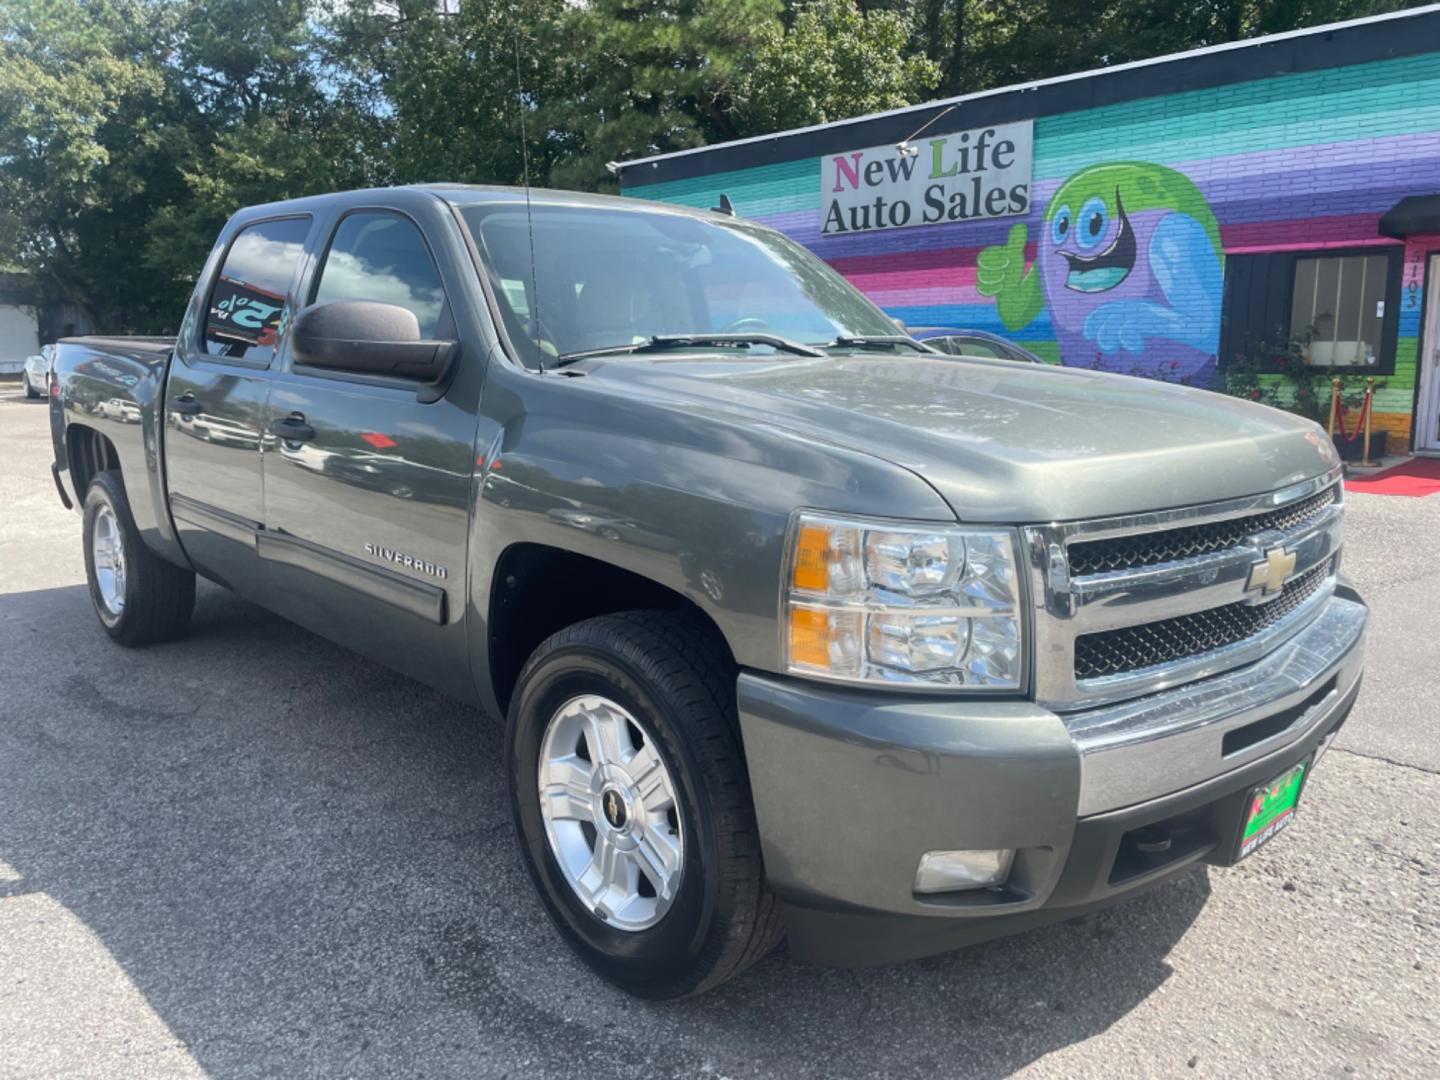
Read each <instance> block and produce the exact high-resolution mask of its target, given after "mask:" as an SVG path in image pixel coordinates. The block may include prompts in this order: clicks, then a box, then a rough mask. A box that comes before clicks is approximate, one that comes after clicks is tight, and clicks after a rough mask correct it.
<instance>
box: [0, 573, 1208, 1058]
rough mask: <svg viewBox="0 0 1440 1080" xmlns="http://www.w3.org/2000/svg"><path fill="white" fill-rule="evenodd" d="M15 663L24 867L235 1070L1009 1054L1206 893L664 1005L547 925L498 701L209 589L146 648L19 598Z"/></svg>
mask: <svg viewBox="0 0 1440 1080" xmlns="http://www.w3.org/2000/svg"><path fill="white" fill-rule="evenodd" d="M0 657H4V660H5V675H4V677H3V679H4V691H3V694H0V861H3V862H4V863H8V864H9V865H10V866H11V867H13V868H14V869H15V871H17V872H18V874H19V875H20V878H21V881H20V882H18V883H14V882H12V883H9V884H7V885H4V886H3V887H4V888H7V889H9V890H11V891H27V892H43V893H45V894H47V895H48V896H49V897H51V898H53V900H55V901H56V902H58V903H59V904H60V905H62V906H63V907H64V908H66V909H67V910H68V911H69V912H71V913H72V914H73V915H74V916H75V917H76V918H78V919H79V920H81V921H82V922H83V923H84V924H85V926H87V927H88V928H89V929H90V930H91V931H93V933H94V934H95V935H96V936H97V937H98V938H99V940H100V942H101V943H103V945H104V947H105V948H106V949H107V950H108V951H109V953H110V954H111V956H112V957H113V958H114V960H115V961H116V963H118V964H119V965H120V967H121V968H123V970H124V972H125V973H126V975H128V977H129V978H130V979H131V980H132V981H133V982H134V984H135V985H136V987H138V989H139V990H140V991H141V992H142V993H143V995H144V997H145V998H146V999H147V1000H148V1002H149V1003H150V1005H151V1007H152V1008H153V1009H154V1011H155V1012H156V1013H157V1014H158V1015H159V1017H160V1018H162V1019H163V1020H164V1022H165V1023H166V1024H167V1025H168V1026H169V1028H170V1030H171V1031H172V1032H173V1033H174V1034H175V1035H176V1037H177V1038H178V1039H180V1040H181V1041H183V1042H184V1043H185V1045H186V1047H187V1049H188V1051H189V1053H190V1054H191V1055H192V1056H193V1058H194V1059H195V1061H196V1062H197V1063H198V1064H199V1065H200V1066H201V1068H203V1069H204V1070H206V1071H207V1072H208V1073H209V1074H211V1075H213V1076H216V1077H221V1078H228V1077H240V1076H259V1075H290V1076H293V1075H299V1074H301V1073H307V1074H308V1073H313V1074H318V1075H327V1076H328V1075H342V1074H343V1075H396V1074H405V1075H417V1074H422V1073H424V1074H428V1075H451V1074H453V1075H477V1074H484V1075H489V1074H496V1075H498V1074H502V1073H507V1072H508V1073H511V1074H522V1075H542V1074H544V1075H550V1074H553V1075H561V1074H565V1075H574V1074H584V1075H586V1076H588V1077H604V1076H611V1075H615V1076H628V1075H637V1074H638V1075H673V1074H686V1075H694V1074H696V1073H700V1072H706V1071H713V1072H716V1073H720V1074H725V1075H732V1076H735V1075H751V1074H756V1075H763V1074H782V1075H786V1076H799V1075H816V1076H841V1075H861V1074H877V1073H881V1074H885V1075H901V1074H905V1073H913V1074H917V1075H920V1074H933V1073H937V1072H938V1073H950V1074H956V1073H963V1074H966V1075H1003V1074H1006V1073H1009V1072H1011V1071H1013V1070H1015V1069H1017V1068H1020V1067H1022V1066H1024V1065H1025V1064H1027V1063H1029V1062H1032V1061H1034V1060H1036V1059H1037V1058H1039V1057H1041V1056H1043V1055H1045V1054H1046V1053H1049V1052H1050V1051H1052V1050H1055V1049H1058V1048H1060V1047H1062V1046H1065V1045H1068V1044H1070V1043H1073V1042H1076V1041H1079V1040H1083V1039H1085V1038H1087V1037H1089V1036H1091V1035H1094V1034H1096V1033H1098V1032H1100V1031H1103V1030H1105V1029H1106V1028H1107V1027H1109V1026H1110V1025H1111V1024H1112V1023H1114V1022H1115V1021H1116V1020H1117V1019H1118V1018H1120V1017H1121V1016H1123V1015H1124V1014H1125V1013H1127V1012H1128V1011H1130V1010H1131V1009H1133V1008H1134V1007H1135V1006H1136V1005H1137V1004H1139V1003H1140V1002H1142V1001H1143V1000H1145V998H1146V997H1147V996H1148V995H1149V994H1151V993H1152V992H1153V991H1154V990H1155V989H1156V988H1157V987H1158V986H1159V985H1160V984H1161V983H1163V982H1164V981H1165V979H1166V978H1167V976H1168V974H1169V967H1168V965H1167V963H1166V956H1167V954H1168V953H1169V951H1170V950H1171V948H1172V947H1173V946H1174V944H1175V943H1176V941H1177V940H1178V939H1179V938H1180V937H1181V936H1182V935H1183V934H1184V933H1185V931H1186V930H1187V928H1188V927H1189V926H1190V925H1191V923H1192V922H1193V920H1194V919H1195V917H1196V916H1197V914H1198V913H1199V911H1200V909H1201V907H1202V906H1203V904H1204V902H1205V900H1206V897H1207V896H1208V894H1209V884H1208V880H1207V878H1206V876H1205V874H1204V873H1203V872H1199V873H1196V874H1192V875H1190V876H1188V877H1185V878H1182V879H1181V880H1179V881H1177V882H1174V883H1172V884H1170V885H1168V886H1165V887H1162V888H1160V889H1159V890H1157V891H1155V892H1152V893H1150V894H1147V895H1146V896H1144V897H1141V898H1140V899H1138V900H1136V901H1133V902H1132V903H1130V904H1127V905H1123V906H1121V907H1118V908H1113V909H1110V910H1108V911H1105V912H1102V913H1100V914H1098V915H1093V916H1090V917H1089V918H1087V919H1085V920H1083V921H1081V922H1079V923H1072V924H1068V925H1062V926H1058V927H1052V928H1047V929H1044V930H1040V931H1035V932H1032V933H1030V934H1027V935H1024V936H1021V937H1018V938H1012V939H1008V940H1002V941H998V942H992V943H988V944H985V945H980V946H976V947H974V948H972V949H970V950H968V951H965V952H962V953H957V954H952V955H949V956H944V957H939V958H935V959H932V960H926V961H922V962H918V963H912V964H908V965H903V966H899V967H894V968H885V969H877V970H869V971H860V972H852V971H831V970H822V969H815V968H808V967H804V966H801V965H799V964H796V963H793V962H791V961H790V960H789V959H788V958H787V957H785V955H784V954H783V951H782V952H781V953H780V954H777V955H776V956H773V957H771V958H770V959H768V960H766V961H765V962H764V963H762V964H761V965H760V966H759V967H757V968H756V969H755V970H754V971H752V972H751V973H750V974H749V975H747V976H745V977H743V978H742V979H740V980H739V981H738V982H735V983H733V984H731V985H729V986H726V987H724V988H722V989H721V990H719V991H717V992H715V993H713V994H711V995H709V996H707V997H704V998H701V999H698V1000H695V1001H690V1002H684V1003H680V1004H678V1005H670V1006H654V1005H647V1004H642V1003H638V1002H635V1001H632V1000H630V999H627V998H625V997H624V996H623V995H621V994H619V993H617V992H616V991H614V990H612V989H611V988H609V987H608V986H607V985H606V984H604V983H602V982H601V981H599V980H598V979H596V978H595V977H593V976H592V975H591V974H590V973H589V972H588V970H586V969H585V968H583V966H581V965H580V964H578V963H577V962H576V961H574V960H573V959H572V958H571V957H570V955H569V953H568V952H567V951H566V949H565V947H564V945H563V944H562V943H561V941H560V940H559V938H558V937H557V936H556V935H555V934H554V933H553V932H552V931H551V930H550V928H549V926H548V924H547V922H546V920H545V916H544V914H543V912H542V910H541V907H540V905H539V903H538V901H537V900H536V899H535V898H534V896H533V894H532V893H531V890H530V885H529V882H528V880H527V879H526V877H525V874H524V872H523V869H522V867H521V865H520V861H519V857H518V854H517V852H516V850H515V845H514V839H513V836H512V832H511V825H510V817H509V811H508V806H507V802H506V795H505V780H504V772H503V767H502V752H501V737H500V731H499V727H498V725H495V724H491V723H488V722H486V721H485V720H484V719H483V718H482V717H481V716H480V715H479V714H477V713H476V712H474V711H473V710H470V709H467V708H465V707H463V706H460V705H458V704H456V703H454V702H452V701H450V700H448V699H446V698H444V697H441V696H439V695H437V694H434V693H432V692H431V691H429V690H427V689H426V688H424V687H423V686H421V685H419V684H417V683H414V682H412V681H410V680H408V679H405V678H403V677H400V676H398V675H394V674H391V673H389V672H387V671H385V670H382V669H379V668H377V667H376V666H374V665H373V664H370V663H368V662H367V661H364V660H362V659H360V658H359V657H356V656H354V655H352V654H350V653H347V652H344V651H343V650H340V649H338V648H336V647H334V646H332V645H329V644H328V643H326V642H324V641H323V640H321V639H319V638H317V637H315V636H313V635H311V634H309V633H307V632H305V631H303V630H300V629H298V628H297V627H294V626H292V625H291V624H289V623H286V622H284V621H282V620H280V619H278V618H275V617H273V616H270V615H268V614H266V613H264V612H262V611H260V610H258V609H256V608H254V607H251V606H249V605H247V604H245V603H243V602H241V601H238V600H236V599H234V598H233V597H231V596H230V595H229V594H228V593H225V592H223V591H221V590H218V589H215V588H213V587H208V586H206V587H203V588H202V590H201V596H200V601H199V604H198V606H197V611H196V619H195V626H194V632H193V633H192V635H191V636H190V637H189V638H187V639H186V640H183V641H179V642H175V643H172V644H169V645H165V646H159V647H152V648H148V649H142V650H135V651H126V650H122V649H120V648H118V647H116V646H114V645H112V644H111V643H110V642H109V641H108V640H106V639H105V637H104V635H103V634H102V633H101V631H100V629H99V627H98V626H97V625H96V624H95V619H94V616H93V614H92V613H91V610H90V606H89V599H88V597H87V595H86V591H85V589H84V588H83V587H81V586H75V587H70V588H61V589H50V590H43V591H38V592H31V593H19V594H9V595H3V596H0ZM837 839H842V838H837ZM0 902H3V899H0ZM29 974H30V975H32V976H35V977H38V978H39V979H43V978H45V977H46V973H29ZM30 985H31V987H32V988H33V987H34V985H35V980H34V978H32V981H31V983H30ZM40 992H41V993H43V987H41V989H40Z"/></svg>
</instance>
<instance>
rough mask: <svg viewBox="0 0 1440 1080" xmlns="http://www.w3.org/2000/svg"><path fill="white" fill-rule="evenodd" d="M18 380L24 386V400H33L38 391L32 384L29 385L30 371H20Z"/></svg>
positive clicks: (37, 395)
mask: <svg viewBox="0 0 1440 1080" xmlns="http://www.w3.org/2000/svg"><path fill="white" fill-rule="evenodd" d="M20 382H21V383H22V384H23V385H24V387H25V398H26V400H28V401H34V400H35V399H36V398H38V397H39V396H40V391H38V390H36V389H35V388H34V387H33V386H31V385H30V373H29V372H28V371H22V372H21V373H20Z"/></svg>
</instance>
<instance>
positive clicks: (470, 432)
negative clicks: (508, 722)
mask: <svg viewBox="0 0 1440 1080" xmlns="http://www.w3.org/2000/svg"><path fill="white" fill-rule="evenodd" d="M388 198H389V199H392V200H394V201H393V205H391V206H387V207H383V208H379V207H363V206H362V207H357V208H354V209H350V210H347V211H345V212H344V213H343V214H341V215H340V216H339V217H338V219H337V220H334V221H333V222H327V223H326V224H325V226H324V228H325V231H326V236H325V238H324V241H323V242H322V244H321V245H320V247H321V250H322V251H323V252H324V254H323V255H322V256H321V258H320V260H319V262H318V264H317V266H316V267H315V269H314V271H313V273H311V275H310V277H309V280H308V282H307V284H306V286H305V291H306V301H307V303H324V302H328V301H334V300H377V301H383V302H386V303H391V304H397V305H400V306H402V307H406V308H409V309H410V310H411V311H413V312H414V313H415V315H416V317H417V319H418V320H419V322H420V330H421V334H422V336H425V337H428V338H440V339H447V340H455V339H459V340H462V341H463V342H464V345H463V346H462V352H461V355H460V361H459V363H460V370H459V372H458V373H457V375H456V377H455V379H454V381H453V383H451V385H450V388H449V391H448V392H447V393H446V395H445V396H444V397H442V398H441V399H440V400H438V401H432V402H425V401H421V400H419V399H418V397H417V394H416V389H417V387H416V384H415V383H414V382H409V381H407V380H404V379H397V378H393V377H388V376H374V375H362V374H354V373H348V372H344V371H338V370H332V369H329V368H326V369H320V368H313V367H306V366H304V365H299V364H296V363H294V361H293V357H292V356H291V354H290V352H289V348H288V343H287V345H286V347H285V350H284V356H283V358H282V363H281V367H280V369H279V370H278V371H277V373H276V375H275V382H274V385H273V387H272V390H271V396H270V408H269V415H270V432H271V434H270V436H269V441H268V443H267V449H266V453H265V455H264V462H265V524H266V530H265V532H264V533H262V534H261V536H260V554H261V556H262V559H263V560H264V561H265V566H266V574H267V579H268V587H267V590H266V591H267V603H268V604H269V605H270V606H272V607H274V608H275V609H276V610H277V611H279V612H280V613H281V614H283V615H285V616H287V617H288V618H291V619H293V620H295V621H296V622H299V623H301V624H302V625H309V626H312V627H315V628H323V632H324V633H325V634H326V636H328V637H332V638H336V639H338V640H340V641H342V642H343V643H344V644H347V645H349V646H351V647H352V648H356V649H358V650H360V651H362V652H368V653H370V654H371V655H375V656H379V657H381V658H382V659H383V660H384V661H385V662H386V663H387V664H389V665H390V666H392V667H396V668H399V669H400V670H402V671H409V672H411V673H413V674H416V675H419V676H421V677H423V678H425V679H426V680H427V681H430V682H432V683H436V684H441V685H445V686H446V688H447V689H449V690H450V691H451V692H452V693H454V694H456V695H457V696H463V697H469V696H470V695H471V694H472V693H473V684H472V683H471V682H470V676H469V669H468V661H467V659H466V657H467V653H466V644H465V640H464V630H463V623H462V616H463V613H464V610H465V602H466V585H467V581H466V573H465V570H466V551H467V538H468V532H469V520H470V505H471V481H472V474H473V472H474V463H475V448H474V444H475V434H476V425H477V408H478V405H479V393H480V384H481V380H482V378H483V360H484V355H483V352H482V350H481V349H480V348H479V347H478V346H477V345H476V342H477V341H478V338H477V337H476V336H475V335H474V333H473V331H472V332H464V331H463V329H462V328H463V324H464V319H465V318H466V313H465V312H463V311H457V309H456V306H455V301H456V299H457V298H460V297H463V295H464V293H465V290H464V289H463V288H460V287H459V286H460V284H461V283H460V282H459V280H457V279H458V278H459V276H460V275H461V274H464V273H469V274H470V275H472V276H473V274H474V270H473V266H472V265H471V264H470V262H469V257H468V253H467V252H466V251H465V249H464V248H463V246H462V243H461V240H460V238H459V236H458V231H457V230H456V228H455V226H454V223H453V220H452V219H450V217H449V212H448V210H447V209H446V208H445V206H444V204H442V203H441V202H440V201H439V200H437V199H435V198H434V197H433V196H430V195H427V194H424V193H420V192H405V191H395V192H392V193H390V194H389V196H388ZM402 211H403V212H402ZM457 316H458V317H459V321H458V322H457Z"/></svg>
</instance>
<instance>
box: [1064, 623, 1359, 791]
mask: <svg viewBox="0 0 1440 1080" xmlns="http://www.w3.org/2000/svg"><path fill="white" fill-rule="evenodd" d="M1367 618H1368V612H1367V610H1366V608H1365V605H1364V604H1360V603H1356V602H1355V601H1353V600H1349V599H1346V598H1344V597H1342V596H1330V597H1328V598H1327V600H1326V601H1325V603H1324V605H1323V610H1321V611H1320V612H1319V614H1318V615H1317V616H1316V617H1315V618H1314V619H1313V621H1312V622H1311V623H1310V625H1309V626H1307V627H1306V628H1305V629H1304V630H1302V631H1300V632H1299V633H1297V634H1295V635H1294V637H1292V638H1291V639H1290V640H1289V641H1288V642H1286V643H1285V644H1283V645H1281V646H1280V647H1279V648H1276V649H1275V650H1274V651H1273V652H1271V653H1270V654H1269V655H1267V656H1265V657H1264V658H1263V659H1261V660H1259V661H1258V662H1256V663H1254V664H1251V665H1250V666H1248V667H1244V668H1240V669H1238V670H1235V671H1232V672H1230V673H1229V674H1226V675H1218V676H1216V677H1214V678H1211V679H1206V680H1203V681H1200V682H1194V683H1191V684H1189V685H1187V686H1184V687H1182V688H1179V689H1175V690H1170V691H1166V692H1163V693H1159V694H1152V695H1150V696H1148V697H1143V698H1139V699H1136V700H1133V701H1126V702H1121V703H1119V704H1115V705H1109V706H1106V707H1104V708H1099V709H1091V710H1088V711H1085V712H1077V713H1070V714H1068V715H1065V716H1064V717H1062V719H1063V720H1064V722H1065V726H1066V728H1067V729H1068V730H1069V732H1070V736H1071V738H1072V739H1073V740H1074V741H1075V744H1076V747H1077V749H1078V750H1079V751H1080V760H1081V768H1080V807H1079V813H1080V815H1081V816H1082V817H1083V816H1086V815H1090V814H1098V813H1102V812H1104V811H1107V810H1114V809H1117V808H1120V807H1124V806H1130V805H1132V804H1134V803H1139V802H1144V801H1145V800H1147V799H1152V798H1156V797H1158V796H1161V795H1166V794H1169V793H1171V792H1174V791H1177V790H1179V789H1182V788H1186V787H1190V786H1192V785H1194V784H1199V783H1203V782H1204V781H1206V780H1209V779H1211V778H1212V777H1215V776H1219V775H1222V774H1223V773H1226V772H1229V771H1231V770H1233V769H1237V768H1240V767H1242V766H1245V765H1248V764H1250V763H1251V762H1254V761H1256V760H1259V759H1260V758H1263V757H1265V756H1267V755H1269V754H1272V753H1275V752H1277V751H1279V750H1283V749H1284V748H1285V747H1287V746H1289V745H1290V744H1292V743H1294V742H1295V741H1296V740H1298V739H1301V738H1303V737H1304V736H1306V735H1307V734H1309V733H1310V732H1311V731H1313V730H1315V728H1316V727H1318V726H1319V725H1321V724H1323V723H1325V722H1326V721H1327V720H1328V719H1329V718H1330V717H1331V716H1333V714H1334V712H1335V710H1336V709H1337V708H1338V707H1339V706H1340V705H1342V704H1343V703H1344V702H1345V700H1346V699H1347V697H1348V696H1349V693H1350V691H1351V690H1352V689H1353V688H1354V686H1355V683H1356V682H1357V681H1358V680H1359V678H1360V674H1361V668H1362V666H1363V663H1364V644H1365V625H1366V620H1367ZM1332 677H1333V678H1334V680H1335V685H1334V687H1333V688H1332V689H1331V690H1330V691H1329V693H1328V694H1326V696H1325V697H1324V698H1323V699H1321V700H1320V701H1318V702H1315V703H1314V704H1313V705H1312V706H1311V707H1309V708H1308V709H1306V711H1305V712H1303V713H1302V714H1300V715H1299V716H1297V717H1296V718H1295V720H1294V721H1293V722H1292V723H1291V724H1290V726H1289V727H1287V728H1285V729H1284V730H1283V731H1279V732H1276V733H1274V734H1272V735H1270V736H1268V737H1266V738H1263V739H1260V740H1259V741H1257V742H1255V743H1254V744H1253V745H1249V746H1246V747H1245V748H1244V749H1242V750H1240V751H1238V752H1236V753H1233V754H1230V755H1228V756H1227V755H1225V754H1223V752H1222V746H1223V742H1224V738H1225V736H1226V734H1228V733H1229V732H1231V731H1234V730H1236V729H1237V728H1241V727H1244V726H1246V725H1247V724H1251V723H1254V722H1256V721H1258V720H1263V719H1265V718H1266V717H1269V716H1274V715H1275V714H1277V713H1280V712H1283V711H1284V710H1286V709H1289V708H1294V707H1296V706H1297V705H1300V704H1301V703H1303V702H1304V701H1305V700H1306V698H1307V697H1309V696H1310V695H1312V694H1314V693H1315V692H1316V691H1317V690H1319V689H1320V688H1321V687H1323V686H1324V685H1325V684H1326V682H1328V681H1329V680H1330V679H1331V678H1332Z"/></svg>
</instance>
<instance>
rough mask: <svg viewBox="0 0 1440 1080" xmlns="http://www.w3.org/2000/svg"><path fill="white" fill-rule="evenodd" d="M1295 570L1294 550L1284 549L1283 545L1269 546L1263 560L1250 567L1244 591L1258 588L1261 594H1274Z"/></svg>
mask: <svg viewBox="0 0 1440 1080" xmlns="http://www.w3.org/2000/svg"><path fill="white" fill-rule="evenodd" d="M1294 572H1295V552H1293V551H1286V550H1285V545H1284V544H1281V545H1280V546H1278V547H1273V548H1270V550H1268V551H1266V552H1265V560H1264V561H1263V562H1258V563H1256V564H1255V565H1254V566H1252V567H1250V580H1248V581H1247V582H1246V583H1245V591H1246V592H1254V591H1255V590H1256V589H1259V590H1260V595H1261V596H1274V595H1275V594H1276V593H1278V592H1279V591H1280V590H1281V589H1283V588H1284V587H1285V580H1286V579H1287V578H1288V577H1289V576H1290V575H1291V574H1293V573H1294Z"/></svg>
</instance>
